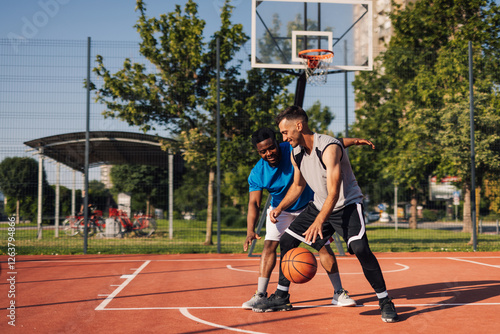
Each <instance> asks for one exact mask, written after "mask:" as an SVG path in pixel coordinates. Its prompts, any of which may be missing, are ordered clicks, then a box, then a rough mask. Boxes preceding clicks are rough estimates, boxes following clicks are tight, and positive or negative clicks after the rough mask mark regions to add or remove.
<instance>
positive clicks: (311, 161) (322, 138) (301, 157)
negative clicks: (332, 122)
mask: <svg viewBox="0 0 500 334" xmlns="http://www.w3.org/2000/svg"><path fill="white" fill-rule="evenodd" d="M329 145H339V146H340V148H341V149H342V156H341V158H340V167H341V172H342V180H341V183H340V193H339V199H338V201H337V203H336V205H335V208H334V209H333V211H338V210H340V209H342V208H344V207H345V206H346V205H349V204H353V203H361V202H362V200H363V193H362V192H361V189H360V188H359V185H358V182H357V181H356V177H355V176H354V173H353V172H352V167H351V163H350V162H349V157H348V156H347V152H346V151H345V149H344V145H343V144H342V142H341V141H340V140H338V139H336V138H333V137H330V136H327V135H321V134H317V133H315V134H314V143H313V148H312V151H311V154H307V153H306V150H305V149H304V148H303V147H302V146H300V145H299V146H297V147H295V148H294V149H293V156H294V160H295V162H296V163H297V166H299V169H300V172H301V173H302V176H303V177H304V179H305V180H306V182H307V184H308V185H309V187H311V189H312V190H313V191H314V205H315V206H316V208H317V209H318V210H321V208H322V207H323V204H324V203H325V200H326V197H327V196H328V190H327V187H326V167H325V165H324V164H323V160H322V158H321V157H322V155H323V152H324V150H325V149H326V148H327V147H328V146H329Z"/></svg>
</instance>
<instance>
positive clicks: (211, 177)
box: [203, 169, 215, 246]
mask: <svg viewBox="0 0 500 334" xmlns="http://www.w3.org/2000/svg"><path fill="white" fill-rule="evenodd" d="M214 180H215V172H214V171H213V170H212V169H210V172H209V174H208V205H207V236H206V238H205V242H204V243H203V244H204V245H206V246H209V245H213V242H212V226H213V222H212V212H213V208H214Z"/></svg>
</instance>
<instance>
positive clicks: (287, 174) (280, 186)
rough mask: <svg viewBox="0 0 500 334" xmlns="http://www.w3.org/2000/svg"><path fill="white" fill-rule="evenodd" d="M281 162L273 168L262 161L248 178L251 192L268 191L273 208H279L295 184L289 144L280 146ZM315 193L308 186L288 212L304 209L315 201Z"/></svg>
mask: <svg viewBox="0 0 500 334" xmlns="http://www.w3.org/2000/svg"><path fill="white" fill-rule="evenodd" d="M279 146H280V149H281V160H280V163H279V165H278V166H277V167H271V165H269V163H268V162H267V161H265V160H264V159H260V160H259V162H257V164H256V165H255V166H254V168H253V169H252V171H251V172H250V175H249V176H248V185H249V191H250V192H252V191H262V190H263V189H267V191H269V194H271V206H272V207H274V208H275V207H277V206H278V205H279V204H280V203H281V201H282V200H283V198H285V195H286V193H287V191H288V188H290V186H291V185H292V183H293V165H292V163H291V161H290V151H291V146H290V144H289V143H281V144H279ZM313 195H314V193H313V191H312V190H311V188H309V186H306V188H305V189H304V191H303V192H302V194H301V195H300V197H299V199H298V200H297V201H296V202H295V203H294V204H293V205H292V206H290V207H289V208H288V209H286V211H289V212H293V211H297V210H300V209H303V208H304V207H305V206H306V205H307V203H309V202H310V201H312V199H313Z"/></svg>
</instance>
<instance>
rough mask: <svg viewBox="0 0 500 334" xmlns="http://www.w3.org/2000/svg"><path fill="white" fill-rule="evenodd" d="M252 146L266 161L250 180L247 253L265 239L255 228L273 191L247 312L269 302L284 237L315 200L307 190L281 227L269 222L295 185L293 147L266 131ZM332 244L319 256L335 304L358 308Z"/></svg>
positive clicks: (285, 214)
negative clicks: (345, 284) (264, 201)
mask: <svg viewBox="0 0 500 334" xmlns="http://www.w3.org/2000/svg"><path fill="white" fill-rule="evenodd" d="M252 144H253V145H254V146H255V148H256V149H257V152H258V153H259V155H260V156H261V158H262V159H260V160H259V162H257V164H256V165H255V166H254V168H253V169H252V171H251V173H250V176H249V177H248V183H249V191H250V198H249V202H248V215H247V237H246V239H245V243H244V246H243V249H244V251H247V250H248V246H249V245H251V243H252V241H253V240H255V239H261V237H260V236H259V235H258V234H256V233H255V227H256V223H257V221H258V218H259V209H260V205H261V200H262V191H263V190H264V189H267V190H268V191H269V194H270V196H271V203H270V207H269V208H268V210H267V215H266V237H265V241H264V248H263V251H262V256H261V260H260V269H259V278H258V283H257V292H256V293H255V295H254V296H253V297H252V298H251V299H250V300H249V301H247V302H245V303H243V305H242V307H243V308H244V309H252V308H253V306H255V305H256V304H258V303H260V302H262V301H264V300H266V298H267V287H268V283H269V278H270V276H271V272H272V270H273V269H274V267H275V265H276V249H277V247H278V244H279V240H280V237H281V235H282V234H283V232H284V231H285V230H286V228H287V227H288V226H289V225H290V223H291V222H292V221H293V220H294V219H295V217H297V216H298V215H299V213H300V212H302V210H303V209H304V208H305V207H306V206H307V204H308V203H309V202H310V201H311V200H312V199H313V192H312V190H311V189H310V188H309V187H306V188H305V189H304V191H303V192H302V194H301V195H300V197H299V198H298V199H297V200H296V201H295V202H294V203H293V204H292V205H291V206H290V207H289V208H287V210H285V211H283V213H282V214H281V216H280V218H279V220H278V221H277V223H276V224H273V223H272V222H271V221H270V219H269V212H271V210H273V208H276V207H277V206H278V205H279V204H280V202H281V200H282V199H283V198H284V197H285V195H286V193H287V191H288V188H289V187H290V185H291V184H292V182H293V175H294V169H293V165H292V163H291V162H290V153H291V146H290V144H288V143H281V144H279V145H278V143H277V141H276V135H275V132H274V131H273V130H271V129H269V128H262V129H259V130H258V131H256V132H255V133H254V134H253V135H252ZM344 144H345V145H346V147H347V146H350V145H353V144H356V145H372V146H373V144H372V143H371V142H369V141H367V140H364V139H357V138H354V139H353V138H345V139H344ZM329 243H330V242H328V243H327V244H326V245H325V247H322V248H321V249H320V250H319V255H320V262H321V264H322V265H323V267H324V268H325V270H326V271H327V273H328V276H329V278H330V280H331V282H332V285H333V287H334V292H335V293H334V296H333V299H332V304H334V305H338V306H354V305H356V303H355V302H354V300H352V299H351V298H350V297H349V295H348V294H347V291H345V290H344V289H343V288H342V283H341V280H340V275H339V270H338V266H337V262H336V259H335V255H334V253H333V251H332V249H331V248H330V246H329ZM282 288H285V287H282ZM287 290H288V289H287ZM283 308H284V310H286V309H287V308H291V304H288V306H287V305H285V306H283ZM277 310H278V309H276V310H273V311H277Z"/></svg>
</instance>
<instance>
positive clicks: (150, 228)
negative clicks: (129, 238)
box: [109, 208, 157, 237]
mask: <svg viewBox="0 0 500 334" xmlns="http://www.w3.org/2000/svg"><path fill="white" fill-rule="evenodd" d="M109 218H113V219H114V220H115V223H116V224H117V225H118V226H117V227H118V228H117V229H116V231H115V234H114V236H119V235H120V236H121V237H123V236H124V235H125V234H126V233H130V232H134V233H135V234H136V235H137V236H140V237H149V236H151V235H152V234H153V233H154V232H155V231H156V227H157V224H156V220H155V219H154V218H153V216H152V215H144V214H142V213H140V214H134V216H133V220H131V219H130V218H129V216H128V214H127V213H126V212H124V211H122V210H118V209H113V208H110V209H109Z"/></svg>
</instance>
